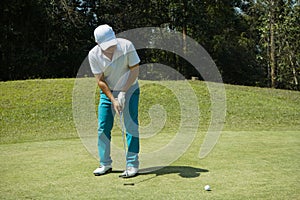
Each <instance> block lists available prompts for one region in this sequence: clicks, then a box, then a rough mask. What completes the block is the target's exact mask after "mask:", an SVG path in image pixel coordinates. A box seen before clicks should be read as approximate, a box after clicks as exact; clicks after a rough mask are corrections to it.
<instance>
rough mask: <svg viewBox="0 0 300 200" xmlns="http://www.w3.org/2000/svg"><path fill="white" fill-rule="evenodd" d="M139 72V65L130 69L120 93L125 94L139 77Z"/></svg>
mask: <svg viewBox="0 0 300 200" xmlns="http://www.w3.org/2000/svg"><path fill="white" fill-rule="evenodd" d="M139 71H140V66H139V64H136V65H134V66H131V67H130V73H129V76H128V79H127V81H126V84H125V86H124V87H123V88H122V92H127V90H128V89H129V88H130V87H131V85H132V84H133V83H134V81H135V80H136V78H137V77H138V76H139Z"/></svg>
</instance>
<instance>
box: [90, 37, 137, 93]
mask: <svg viewBox="0 0 300 200" xmlns="http://www.w3.org/2000/svg"><path fill="white" fill-rule="evenodd" d="M117 41H118V44H117V48H116V49H115V52H114V54H113V57H112V60H110V59H109V58H107V57H106V56H105V55H104V54H103V52H102V50H101V48H100V47H99V45H96V46H95V47H94V48H93V49H92V50H90V52H89V63H90V67H91V70H92V73H93V74H95V75H96V74H101V73H104V80H105V82H106V83H107V85H108V87H109V88H110V89H111V90H114V91H118V90H121V89H122V88H123V87H124V86H125V84H126V81H127V79H128V76H129V73H130V67H132V66H134V65H136V64H138V63H139V62H140V58H139V56H138V54H137V52H136V50H135V48H134V46H133V44H132V43H131V42H130V41H129V40H126V39H123V38H117ZM136 82H137V80H136V81H135V82H134V83H133V84H135V83H136Z"/></svg>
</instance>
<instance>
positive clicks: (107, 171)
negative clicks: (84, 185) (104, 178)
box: [94, 168, 112, 176]
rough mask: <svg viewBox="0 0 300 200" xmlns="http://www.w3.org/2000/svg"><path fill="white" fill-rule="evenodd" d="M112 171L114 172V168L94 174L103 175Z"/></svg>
mask: <svg viewBox="0 0 300 200" xmlns="http://www.w3.org/2000/svg"><path fill="white" fill-rule="evenodd" d="M110 172H112V168H110V169H108V170H106V171H105V172H104V173H94V175H95V176H101V175H105V174H108V173H110Z"/></svg>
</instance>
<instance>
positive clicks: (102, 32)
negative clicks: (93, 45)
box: [94, 24, 118, 50]
mask: <svg viewBox="0 0 300 200" xmlns="http://www.w3.org/2000/svg"><path fill="white" fill-rule="evenodd" d="M94 36H95V41H96V42H97V43H98V44H99V45H100V47H101V49H103V50H106V49H107V48H109V47H111V46H113V45H116V44H117V43H118V42H117V40H116V36H115V32H114V31H113V29H112V28H111V27H110V26H109V25H107V24H104V25H100V26H98V27H97V28H96V29H95V30H94Z"/></svg>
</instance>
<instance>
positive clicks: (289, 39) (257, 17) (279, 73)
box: [247, 0, 300, 89]
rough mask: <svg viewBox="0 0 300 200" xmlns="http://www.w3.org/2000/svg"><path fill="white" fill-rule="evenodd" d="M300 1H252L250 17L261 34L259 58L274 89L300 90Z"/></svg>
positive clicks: (258, 43) (249, 10)
mask: <svg viewBox="0 0 300 200" xmlns="http://www.w3.org/2000/svg"><path fill="white" fill-rule="evenodd" d="M299 6H300V4H299V1H294V0H262V1H257V2H256V1H252V6H250V7H249V9H248V10H247V11H248V12H247V14H248V15H249V16H250V18H252V21H257V22H258V23H253V25H254V27H255V28H254V29H255V31H256V32H257V33H258V34H259V37H258V40H257V45H258V49H259V52H258V54H257V55H258V56H257V58H259V59H260V60H261V62H262V63H263V64H264V65H265V66H267V70H266V71H267V72H268V77H267V78H268V80H269V83H270V86H271V87H273V88H286V89H297V88H299V83H298V80H299V58H300V53H299V48H300V46H299V40H300V27H299V24H300V21H299V17H300V14H299V13H300V12H299Z"/></svg>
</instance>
